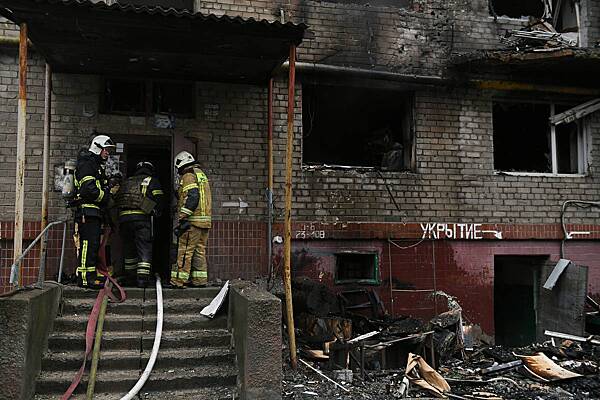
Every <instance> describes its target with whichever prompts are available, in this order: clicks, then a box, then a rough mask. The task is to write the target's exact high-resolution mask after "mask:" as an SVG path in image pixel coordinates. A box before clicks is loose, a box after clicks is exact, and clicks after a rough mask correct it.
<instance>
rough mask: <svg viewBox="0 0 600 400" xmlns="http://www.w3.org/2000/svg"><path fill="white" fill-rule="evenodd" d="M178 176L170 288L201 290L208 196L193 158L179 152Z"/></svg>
mask: <svg viewBox="0 0 600 400" xmlns="http://www.w3.org/2000/svg"><path fill="white" fill-rule="evenodd" d="M175 168H176V169H177V172H178V173H179V177H180V179H179V189H178V191H177V195H178V202H177V210H176V213H177V215H178V224H177V226H176V227H175V229H174V233H175V236H176V237H177V238H178V239H177V243H178V244H177V260H176V262H175V264H173V268H172V270H171V286H173V287H176V288H183V287H185V286H184V285H185V284H188V283H189V284H190V285H191V286H205V285H206V283H207V280H208V267H207V264H206V243H207V242H208V233H209V230H210V228H211V194H210V185H209V183H208V178H207V177H206V175H205V174H204V172H203V171H202V170H201V169H200V166H199V164H198V163H197V162H196V160H195V159H194V157H193V156H192V155H191V154H190V153H188V152H187V151H182V152H180V153H179V154H177V156H176V157H175Z"/></svg>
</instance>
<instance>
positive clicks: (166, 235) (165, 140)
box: [112, 135, 173, 281]
mask: <svg viewBox="0 0 600 400" xmlns="http://www.w3.org/2000/svg"><path fill="white" fill-rule="evenodd" d="M112 137H113V139H114V140H115V142H116V143H117V146H122V147H121V149H122V151H121V153H119V152H118V151H119V147H117V155H120V164H121V172H122V173H123V176H124V177H128V176H130V175H131V174H133V173H134V171H135V165H136V164H137V163H138V162H140V161H150V162H152V164H154V167H155V169H156V176H157V177H158V179H159V181H160V184H161V186H162V189H163V191H164V196H165V207H164V209H163V212H162V214H161V215H160V216H159V217H157V218H155V220H154V247H153V257H152V269H153V272H157V273H159V274H160V276H161V278H162V279H163V280H167V281H168V279H169V275H170V270H171V266H170V250H171V249H170V248H171V241H172V240H171V232H172V220H171V199H172V187H173V183H172V176H173V175H172V172H173V167H172V161H171V158H172V155H171V136H149V135H128V136H117V135H114V136H112ZM121 143H122V145H120V144H121ZM121 240H127V238H121ZM119 256H120V254H119ZM114 257H117V255H116V254H115V255H114Z"/></svg>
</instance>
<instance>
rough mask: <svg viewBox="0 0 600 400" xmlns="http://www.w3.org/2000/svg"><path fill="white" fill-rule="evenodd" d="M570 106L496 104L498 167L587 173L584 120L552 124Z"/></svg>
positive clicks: (495, 137)
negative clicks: (551, 120)
mask: <svg viewBox="0 0 600 400" xmlns="http://www.w3.org/2000/svg"><path fill="white" fill-rule="evenodd" d="M568 108H569V107H567V106H562V105H554V104H543V103H508V102H496V103H494V104H493V127H494V169H496V170H500V171H514V172H533V173H553V174H583V173H585V169H586V161H585V138H584V134H583V132H584V128H583V123H582V122H581V121H579V122H578V121H575V122H570V123H564V124H560V125H556V126H555V125H550V123H549V118H550V117H551V116H553V115H555V114H558V113H561V112H562V111H565V110H567V109H568Z"/></svg>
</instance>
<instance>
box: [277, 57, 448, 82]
mask: <svg viewBox="0 0 600 400" xmlns="http://www.w3.org/2000/svg"><path fill="white" fill-rule="evenodd" d="M282 68H284V69H289V68H290V63H289V62H287V61H286V62H284V63H283V65H282ZM295 68H296V70H297V71H298V72H318V73H335V74H339V73H343V74H348V75H354V76H357V77H362V78H370V79H382V80H387V81H396V82H404V83H412V84H421V85H423V84H425V85H447V84H449V83H451V82H452V81H451V80H450V79H447V78H443V77H441V76H435V75H414V74H400V73H397V72H389V71H379V70H373V69H365V68H355V67H343V66H339V65H329V64H318V63H307V62H297V63H296V66H295Z"/></svg>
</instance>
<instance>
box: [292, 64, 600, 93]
mask: <svg viewBox="0 0 600 400" xmlns="http://www.w3.org/2000/svg"><path fill="white" fill-rule="evenodd" d="M289 67H290V66H289V62H285V63H283V65H282V69H289ZM296 70H297V71H298V72H306V73H310V72H314V73H323V74H326V73H330V74H346V75H350V76H355V77H358V78H363V79H380V80H385V81H391V82H400V83H405V84H410V85H424V86H470V87H473V88H475V89H480V90H498V91H508V92H514V91H523V92H547V93H559V94H569V95H571V94H572V95H582V96H598V95H600V90H598V89H594V88H587V87H576V86H559V85H548V84H536V83H526V82H514V81H507V80H484V79H470V80H460V79H452V78H444V77H441V76H436V75H412V74H401V73H397V72H389V71H378V70H372V69H364V68H354V67H343V66H338V65H328V64H318V63H306V62H298V63H296Z"/></svg>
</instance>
